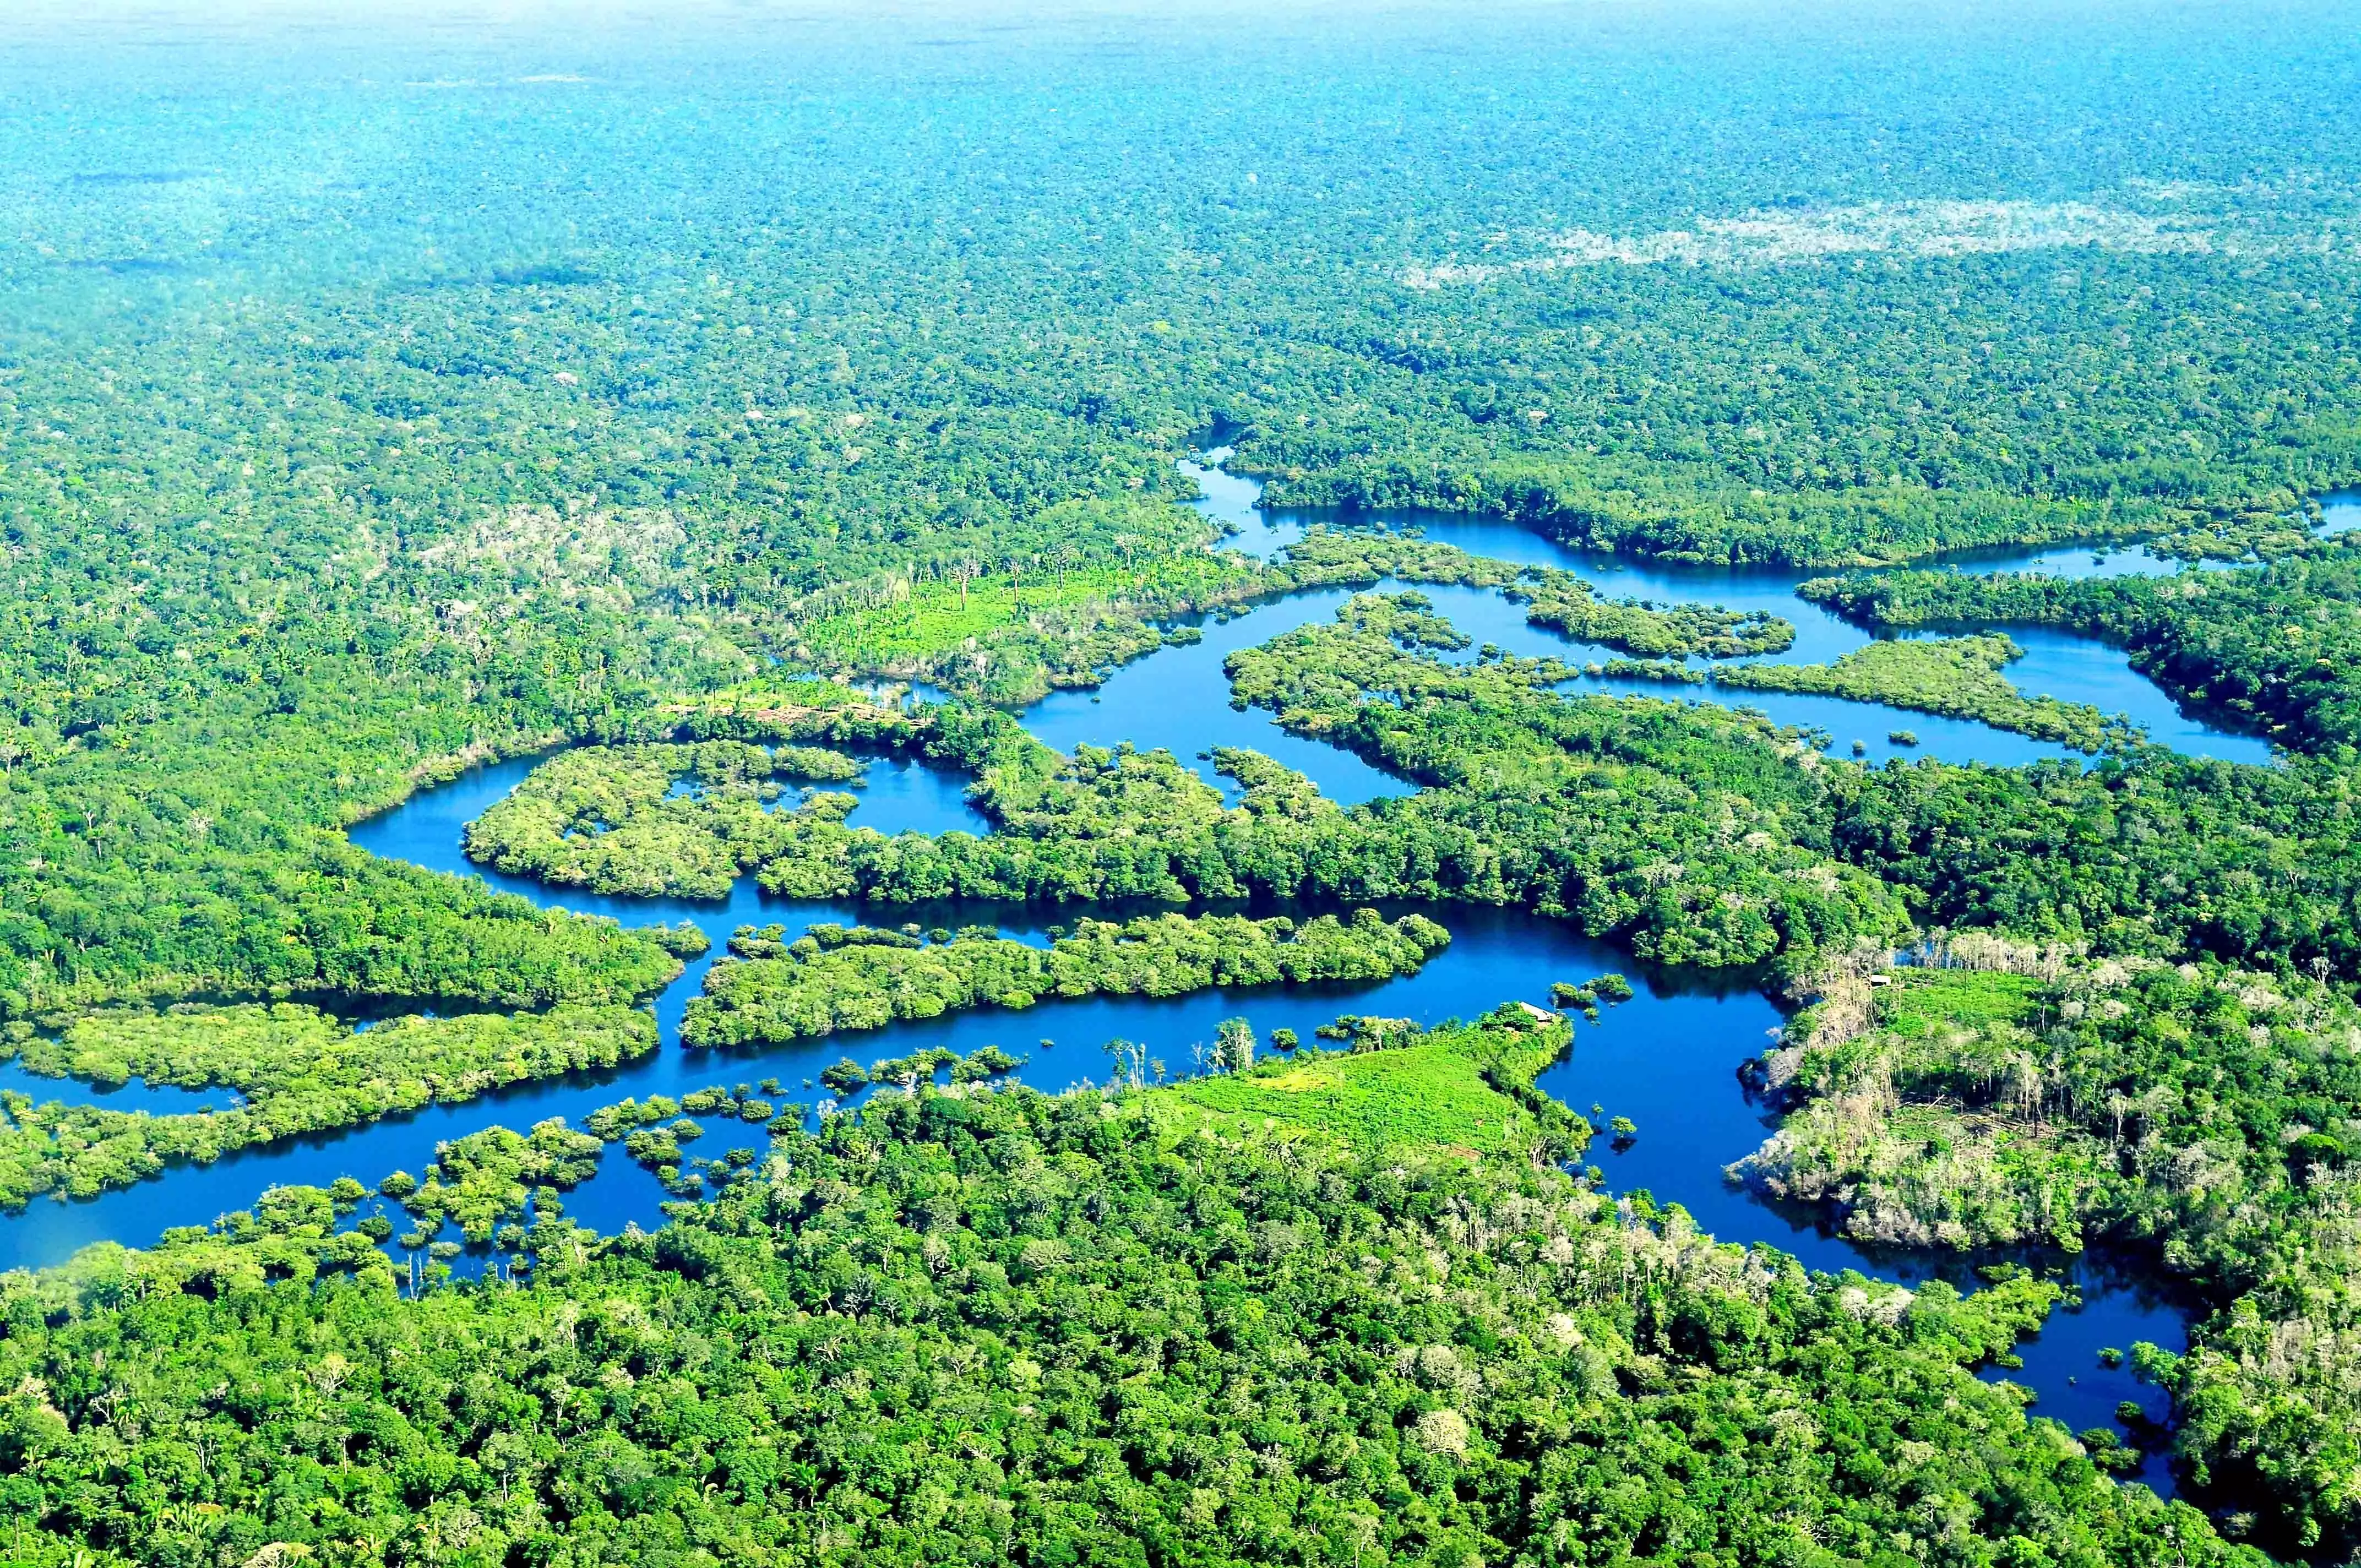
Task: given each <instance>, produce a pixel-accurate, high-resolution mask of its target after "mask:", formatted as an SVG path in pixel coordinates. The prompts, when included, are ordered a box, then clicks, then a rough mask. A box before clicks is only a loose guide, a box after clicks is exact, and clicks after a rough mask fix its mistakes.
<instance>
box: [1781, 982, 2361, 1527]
mask: <svg viewBox="0 0 2361 1568" xmlns="http://www.w3.org/2000/svg"><path fill="white" fill-rule="evenodd" d="M1935 956H1936V958H1937V959H1938V962H1941V963H1944V964H1946V965H1953V966H1958V967H1946V968H1932V969H1905V970H1898V971H1895V972H1894V975H1893V976H1892V977H1891V978H1892V980H1893V981H1894V984H1893V985H1891V986H1890V987H1888V988H1886V989H1883V990H1872V988H1870V986H1869V985H1868V984H1867V983H1866V981H1864V980H1862V979H1861V978H1860V977H1858V976H1849V977H1847V978H1845V979H1844V980H1842V981H1838V982H1836V983H1834V984H1832V985H1831V986H1830V987H1829V988H1828V992H1829V993H1828V996H1827V997H1826V999H1824V1000H1823V1001H1821V1002H1820V1003H1818V1004H1817V1005H1816V1006H1815V1007H1814V1008H1812V1009H1809V1010H1807V1011H1806V1012H1805V1013H1804V1014H1801V1015H1799V1016H1798V1017H1797V1019H1796V1020H1795V1023H1794V1025H1792V1026H1791V1027H1790V1029H1789V1030H1788V1033H1787V1039H1786V1041H1785V1042H1784V1043H1783V1044H1782V1046H1781V1047H1779V1048H1777V1049H1775V1050H1773V1052H1772V1053H1770V1055H1769V1056H1768V1057H1767V1058H1764V1059H1763V1062H1762V1063H1761V1064H1760V1074H1761V1081H1762V1082H1763V1086H1764V1087H1765V1088H1766V1089H1767V1090H1768V1091H1770V1093H1771V1094H1772V1095H1773V1098H1774V1099H1775V1100H1776V1101H1777V1102H1779V1103H1781V1104H1782V1105H1784V1107H1786V1113H1785V1115H1784V1119H1783V1122H1782V1124H1781V1127H1780V1130H1779V1131H1778V1133H1777V1134H1775V1135H1773V1137H1772V1138H1771V1140H1770V1141H1769V1142H1767V1143H1766V1144H1765V1145H1764V1146H1763V1147H1762V1148H1761V1149H1759V1150H1757V1151H1756V1152H1755V1153H1753V1154H1752V1155H1751V1156H1749V1157H1747V1158H1746V1159H1745V1160H1743V1161H1742V1162H1741V1164H1740V1165H1739V1166H1738V1167H1737V1168H1736V1169H1737V1171H1738V1173H1739V1174H1740V1175H1741V1176H1742V1177H1744V1178H1745V1179H1747V1180H1749V1181H1751V1182H1752V1183H1753V1184H1755V1185H1756V1186H1757V1187H1759V1188H1761V1189H1763V1190H1765V1191H1767V1192H1769V1193H1771V1194H1773V1195H1774V1196H1776V1197H1779V1198H1783V1199H1788V1200H1793V1201H1799V1202H1806V1203H1812V1204H1819V1205H1826V1206H1828V1207H1829V1208H1831V1209H1832V1210H1834V1211H1835V1212H1838V1213H1839V1214H1840V1215H1841V1217H1842V1220H1843V1223H1844V1224H1845V1225H1846V1226H1847V1227H1848V1228H1849V1229H1850V1230H1851V1231H1853V1232H1854V1233H1855V1234H1860V1235H1861V1236H1864V1237H1871V1238H1875V1239H1877V1240H1879V1241H1882V1242H1886V1243H1894V1244H1902V1245H1922V1246H1923V1245H1940V1246H1948V1247H1956V1248H1967V1247H1972V1246H1978V1245H1993V1244H2017V1243H2023V1242H2026V1241H2045V1242H2050V1243H2054V1244H2063V1245H2067V1246H2069V1247H2072V1248H2076V1249H2079V1248H2081V1247H2082V1246H2083V1245H2092V1244H2097V1243H2100V1242H2109V1243H2113V1244H2115V1245H2131V1246H2136V1247H2139V1248H2142V1249H2152V1250H2153V1251H2154V1252H2155V1253H2156V1254H2157V1255H2159V1256H2160V1257H2161V1258H2162V1259H2163V1261H2164V1262H2165V1263H2166V1264H2167V1265H2168V1266H2169V1267H2170V1268H2171V1269H2172V1270H2174V1271H2175V1272H2177V1273H2180V1274H2181V1275H2183V1276H2186V1277H2190V1278H2192V1279H2195V1280H2197V1281H2200V1282H2202V1285H2203V1286H2204V1293H2205V1296H2206V1298H2207V1299H2208V1304H2209V1306H2210V1307H2211V1309H2212V1315H2211V1316H2210V1317H2208V1318H2206V1319H2205V1320H2204V1321H2202V1323H2201V1324H2200V1326H2199V1329H2198V1332H2197V1333H2196V1335H2195V1343H2194V1345H2193V1347H2192V1348H2191V1350H2190V1352H2189V1353H2188V1354H2186V1355H2185V1356H2179V1357H2176V1356H2171V1355H2167V1354H2163V1353H2161V1352H2152V1353H2147V1356H2146V1366H2145V1369H2146V1370H2147V1372H2148V1373H2149V1374H2150V1375H2151V1376H2155V1377H2156V1378H2158V1380H2159V1381H2160V1382H2162V1383H2163V1384H2164V1385H2165V1386H2166V1387H2169V1388H2170V1389H2171V1390H2172V1391H2173V1393H2174V1395H2175V1397H2176V1401H2177V1408H2178V1409H2180V1410H2181V1411H2182V1412H2183V1414H2184V1417H2185V1420H2184V1424H2183V1425H2182V1426H2181V1428H2180V1431H2178V1432H2177V1433H2175V1434H2173V1436H2172V1437H2171V1438H2170V1439H2169V1440H2168V1441H2169V1442H2172V1443H2173V1445H2174V1446H2175V1448H2176V1450H2177V1452H2178V1453H2179V1454H2180V1456H2181V1457H2182V1458H2183V1459H2185V1460H2187V1461H2189V1462H2190V1463H2191V1474H2192V1475H2193V1477H2194V1478H2195V1479H2196V1480H2197V1481H2198V1482H2199V1483H2200V1484H2201V1486H2215V1487H2220V1488H2222V1489H2223V1491H2224V1494H2225V1495H2233V1496H2236V1497H2240V1498H2241V1499H2242V1500H2244V1502H2245V1503H2246V1507H2247V1508H2249V1509H2251V1508H2254V1507H2255V1506H2256V1505H2257V1503H2259V1504H2260V1505H2261V1509H2262V1512H2263V1513H2264V1515H2265V1516H2266V1517H2265V1519H2264V1520H2263V1521H2262V1523H2263V1531H2264V1536H2265V1538H2266V1539H2268V1540H2271V1541H2274V1542H2275V1543H2278V1544H2280V1545H2282V1546H2295V1547H2300V1548H2304V1549H2310V1550H2316V1551H2325V1552H2344V1551H2345V1550H2347V1549H2348V1548H2349V1546H2350V1544H2351V1543H2352V1542H2353V1541H2354V1540H2355V1539H2356V1532H2361V1516H2356V1512H2355V1510H2354V1508H2353V1506H2352V1503H2351V1500H2350V1499H2351V1498H2352V1497H2353V1495H2354V1486H2355V1478H2356V1475H2361V1445H2356V1440H2355V1437H2354V1431H2355V1424H2354V1423H2355V1416H2356V1410H2361V1390H2357V1389H2356V1380H2355V1377H2354V1375H2353V1368H2352V1365H2351V1363H2350V1362H2349V1360H2347V1359H2346V1358H2345V1357H2343V1356H2342V1355H2339V1354H2336V1353H2335V1352H2334V1351H2333V1350H2331V1349H2330V1348H2328V1347H2330V1346H2332V1345H2334V1343H2337V1342H2338V1340H2339V1339H2340V1338H2341V1337H2342V1336H2344V1335H2346V1334H2349V1333H2350V1332H2352V1306H2351V1300H2350V1295H2349V1292H2348V1291H2347V1290H2346V1289H2345V1281H2346V1280H2347V1279H2349V1277H2350V1276H2351V1273H2352V1270H2353V1268H2354V1266H2355V1264H2356V1259H2355V1256H2354V1254H2353V1247H2352V1242H2351V1239H2350V1238H2351V1235H2352V1233H2353V1214H2354V1205H2355V1180H2356V1174H2361V1168H2356V1166H2355V1164H2354V1162H2353V1157H2352V1156H2353V1150H2354V1148H2355V1146H2356V1139H2361V1121H2356V1115H2355V1113H2356V1110H2361V1076H2356V1074H2361V1069H2356V1065H2355V1064H2356V1061H2361V1058H2356V1047H2361V1013H2356V1010H2355V1008H2354V1005H2353V1003H2352V1001H2351V999H2350V998H2349V997H2348V996H2346V995H2344V994H2342V993H2340V992H2339V991H2337V990H2333V989H2330V988H2327V987H2324V986H2323V985H2321V984H2319V983H2318V982H2317V981H2313V980H2312V979H2310V978H2309V977H2304V978H2297V977H2292V976H2287V975H2280V976H2276V977H2274V976H2271V975H2268V974H2259V973H2255V972H2251V971H2243V970H2235V969H2231V968H2226V967H2224V966H2221V965H2217V964H2210V963H2209V964H2202V965H2200V964H2182V965H2178V966H2174V965H2168V964H2165V963H2161V962H2159V961H2157V960H2154V959H2145V960H2143V959H2136V958H2135V959H2115V958H2108V959H2097V960H2092V959H2088V958H2082V957H2077V956H2074V955H2073V954H2071V953H2070V951H2068V950H2066V949H2063V948H2055V947H2052V948H2034V947H2031V946H2025V945H2017V944H2011V943H2009V942H2006V941H2004V940H1995V939H1993V938H1977V937H1974V936H1971V937H1969V938H1964V939H1961V940H1960V941H1958V942H1957V943H1956V944H1948V945H1945V946H1944V947H1942V948H1938V950H1937V953H1936V955H1935Z"/></svg>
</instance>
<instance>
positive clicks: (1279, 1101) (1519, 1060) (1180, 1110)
mask: <svg viewBox="0 0 2361 1568" xmlns="http://www.w3.org/2000/svg"><path fill="white" fill-rule="evenodd" d="M1568 1034H1569V1031H1568V1029H1567V1027H1566V1025H1564V1024H1562V1023H1560V1024H1551V1025H1535V1026H1532V1027H1527V1028H1524V1029H1517V1028H1514V1027H1513V1026H1510V1025H1485V1026H1469V1027H1465V1028H1457V1029H1448V1030H1442V1031H1438V1032H1436V1033H1433V1034H1429V1035H1422V1036H1417V1037H1416V1038H1415V1040H1414V1041H1413V1043H1411V1044H1408V1045H1404V1046H1400V1047H1393V1048H1389V1049H1384V1050H1370V1051H1356V1052H1345V1051H1317V1052H1303V1053H1300V1054H1298V1055H1297V1056H1295V1057H1294V1058H1285V1059H1269V1060H1266V1061H1264V1062H1262V1063H1261V1064H1259V1065H1257V1067H1256V1068H1255V1069H1252V1070H1251V1071H1248V1072H1245V1073H1235V1074H1227V1075H1224V1076H1222V1077H1219V1078H1208V1079H1199V1080H1191V1081H1190V1082H1186V1083H1181V1084H1178V1085H1175V1086H1174V1087H1172V1088H1170V1089H1168V1090H1164V1091H1159V1092H1158V1093H1156V1094H1153V1095H1150V1096H1148V1105H1149V1107H1150V1114H1151V1115H1152V1116H1153V1117H1154V1119H1155V1121H1156V1122H1157V1124H1159V1128H1160V1129H1161V1130H1162V1131H1163V1132H1164V1133H1165V1134H1166V1135H1171V1136H1178V1135H1180V1134H1183V1133H1186V1132H1189V1131H1191V1130H1193V1129H1204V1130H1209V1131H1216V1132H1221V1133H1224V1134H1228V1135H1249V1136H1264V1137H1277V1138H1279V1139H1281V1140H1288V1141H1292V1140H1296V1139H1303V1138H1311V1139H1318V1140H1322V1141H1326V1142H1331V1143H1335V1144H1341V1145H1345V1146H1349V1147H1352V1148H1354V1149H1358V1150H1363V1151H1378V1150H1384V1149H1392V1148H1404V1149H1408V1148H1429V1149H1433V1148H1443V1149H1448V1150H1452V1151H1455V1152H1459V1153H1464V1154H1467V1155H1470V1156H1478V1155H1510V1156H1523V1155H1526V1154H1528V1153H1530V1152H1532V1150H1533V1149H1534V1148H1535V1147H1536V1146H1539V1145H1540V1144H1542V1143H1543V1141H1544V1140H1545V1139H1546V1138H1548V1137H1549V1136H1551V1135H1553V1134H1554V1133H1558V1132H1562V1131H1564V1130H1565V1126H1566V1124H1568V1123H1569V1122H1570V1121H1571V1120H1572V1118H1571V1116H1570V1113H1561V1114H1556V1115H1553V1114H1550V1113H1549V1111H1550V1109H1554V1107H1548V1102H1541V1101H1538V1100H1537V1099H1535V1098H1533V1097H1532V1096H1530V1095H1520V1094H1519V1093H1517V1092H1512V1091H1518V1090H1521V1089H1526V1088H1529V1086H1530V1085H1531V1084H1532V1080H1533V1077H1534V1075H1535V1074H1536V1073H1538V1072H1539V1071H1540V1070H1541V1069H1543V1067H1546V1066H1547V1065H1548V1064H1549V1063H1550V1062H1551V1061H1553V1060H1554V1059H1555V1058H1556V1057H1557V1055H1558V1054H1559V1052H1561V1051H1562V1050H1564V1049H1565V1043H1566V1040H1567V1036H1568ZM1537 1107H1548V1108H1537Z"/></svg>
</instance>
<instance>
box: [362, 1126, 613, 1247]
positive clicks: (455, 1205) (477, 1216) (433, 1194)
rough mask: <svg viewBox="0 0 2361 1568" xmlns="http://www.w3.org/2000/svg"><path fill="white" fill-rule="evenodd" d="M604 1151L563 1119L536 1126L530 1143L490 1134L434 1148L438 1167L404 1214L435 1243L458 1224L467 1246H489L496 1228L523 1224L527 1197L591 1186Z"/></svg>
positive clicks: (527, 1138) (491, 1130)
mask: <svg viewBox="0 0 2361 1568" xmlns="http://www.w3.org/2000/svg"><path fill="white" fill-rule="evenodd" d="M603 1152H605V1145H604V1144H602V1143H601V1142H600V1141H599V1140H598V1138H597V1137H594V1136H591V1135H588V1134H583V1133H577V1132H575V1131H573V1130H572V1129H571V1128H569V1127H567V1126H566V1119H565V1118H564V1117H563V1116H553V1117H551V1118H550V1119H549V1120H547V1121H545V1122H536V1123H534V1124H533V1131H532V1133H531V1134H530V1135H520V1134H517V1133H512V1132H511V1131H510V1130H509V1129H508V1128H506V1127H487V1128H485V1129H484V1130H483V1131H482V1132H480V1133H470V1134H468V1135H467V1136H466V1137H463V1138H453V1139H449V1140H447V1141H445V1142H444V1143H439V1144H436V1145H435V1146H434V1164H433V1165H430V1166H428V1167H427V1168H426V1171H425V1174H424V1176H423V1178H422V1179H420V1181H419V1183H418V1190H416V1191H414V1192H412V1194H411V1195H410V1196H409V1197H407V1198H404V1199H403V1200H402V1201H401V1206H402V1208H404V1209H405V1210H407V1211H409V1212H410V1215H411V1217H412V1219H414V1220H416V1221H417V1222H418V1223H419V1228H420V1229H421V1230H423V1231H425V1232H426V1233H427V1234H430V1235H431V1234H434V1232H435V1231H436V1230H438V1229H439V1228H441V1227H442V1226H443V1225H444V1224H445V1223H456V1224H457V1225H458V1226H459V1229H460V1231H461V1232H462V1233H463V1234H465V1235H466V1236H467V1239H468V1240H469V1241H471V1242H478V1243H480V1242H488V1241H489V1240H491V1239H492V1231H493V1228H494V1227H495V1226H497V1225H499V1224H500V1223H503V1222H505V1221H510V1220H514V1219H518V1218H521V1217H522V1215H523V1214H524V1212H525V1201H526V1199H527V1198H528V1197H530V1196H531V1193H530V1191H529V1189H531V1188H533V1187H554V1188H557V1189H559V1190H564V1189H566V1188H568V1187H575V1186H578V1185H580V1184H581V1183H583V1182H585V1181H588V1180H589V1179H590V1178H591V1177H592V1176H594V1175H596V1174H597V1173H598V1157H599V1155H600V1154H602V1153H603Z"/></svg>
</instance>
